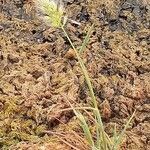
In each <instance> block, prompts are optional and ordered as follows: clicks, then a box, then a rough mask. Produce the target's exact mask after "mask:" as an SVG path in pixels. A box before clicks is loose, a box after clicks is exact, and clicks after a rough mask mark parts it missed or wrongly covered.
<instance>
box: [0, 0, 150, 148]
mask: <svg viewBox="0 0 150 150" xmlns="http://www.w3.org/2000/svg"><path fill="white" fill-rule="evenodd" d="M53 2H54V1H53ZM55 2H56V1H55ZM64 3H65V5H66V6H67V7H66V9H65V15H66V14H67V17H68V21H67V22H66V21H64V22H65V26H63V27H64V29H65V30H67V32H68V33H69V38H70V39H71V41H72V42H73V44H74V45H75V48H76V49H77V50H80V48H81V47H83V49H82V51H79V53H80V57H81V58H82V60H84V63H85V66H86V67H87V70H88V75H89V76H90V79H91V83H92V86H93V89H94V94H95V97H96V100H97V104H98V107H99V110H100V111H101V117H102V120H103V124H104V127H105V131H107V134H108V135H110V136H113V135H116V134H114V133H115V132H114V131H115V130H116V132H118V131H122V130H123V125H124V124H125V123H126V122H127V120H128V119H129V117H130V116H131V115H132V114H133V112H134V110H135V108H136V109H137V112H136V115H135V119H134V120H133V121H132V123H130V125H129V128H128V130H127V131H126V136H124V138H123V139H124V140H123V143H122V144H121V147H120V149H127V150H128V149H129V150H135V149H141V150H145V149H150V148H149V133H148V131H149V128H150V126H149V121H148V118H149V95H150V94H149V91H150V90H149V89H150V87H149V82H147V81H149V34H150V33H149V1H147V0H140V1H139V0H134V1H130V0H125V1H121V0H118V1H108V0H106V1H103V0H102V1H98V0H95V1H90V0H88V1H82V0H81V1H73V0H64ZM33 6H34V4H33V3H32V1H22V0H17V1H11V0H7V1H0V70H1V71H0V127H1V128H0V149H12V150H15V149H38V148H41V149H44V148H45V149H50V150H51V149H58V150H59V149H68V150H69V149H70V147H71V148H72V149H80V150H82V149H83V150H87V149H91V147H90V146H89V143H92V144H93V142H92V140H89V143H88V141H87V140H86V138H85V136H83V131H82V130H81V129H80V128H79V126H78V124H79V123H82V125H85V121H86V122H87V123H88V125H89V127H90V132H91V135H92V137H93V139H94V141H96V129H97V128H96V126H95V125H96V123H95V118H94V115H93V111H92V110H93V108H91V106H92V105H91V104H90V102H91V98H90V94H89V92H88V86H87V84H86V83H85V79H84V76H83V72H82V71H81V68H80V66H79V63H78V61H77V57H76V53H74V50H73V49H72V48H71V46H70V44H69V41H68V40H67V38H66V37H65V36H64V35H63V33H62V31H61V30H60V29H56V28H52V23H51V20H49V21H50V24H49V23H47V22H45V21H44V22H45V24H46V25H48V26H49V25H50V27H48V26H46V25H45V24H43V22H42V21H41V20H40V21H39V20H38V19H36V17H35V15H34V13H35V8H34V7H33ZM55 6H56V8H57V10H58V8H59V7H60V6H62V5H59V4H58V3H57V5H55ZM58 6H59V7H58ZM62 10H63V9H62ZM38 15H40V16H42V15H44V14H40V13H39V12H38ZM67 17H65V19H66V18H67ZM38 18H39V17H38ZM63 19H64V17H62V18H61V23H62V24H63ZM69 19H70V20H75V21H74V22H72V21H71V22H70V20H69ZM80 21H81V24H80V23H79V22H80ZM93 22H94V23H95V26H94V29H92V28H91V31H90V30H89V29H90V26H91V24H92V23H93ZM57 23H58V22H57ZM57 23H56V24H57ZM79 24H80V26H79ZM88 31H89V32H88ZM87 32H88V35H91V36H87V37H86V39H85V40H84V38H85V35H86V33H87ZM82 41H84V42H83V43H84V44H83V45H82ZM85 43H86V44H85ZM87 43H88V44H87ZM69 102H70V104H69ZM70 105H71V106H72V107H73V108H70ZM72 109H75V112H77V113H78V114H77V115H80V119H82V120H83V121H82V122H79V120H78V119H76V117H75V116H74V113H73V111H72ZM94 110H95V109H94ZM79 112H80V113H81V114H79ZM81 115H83V116H81ZM83 117H85V120H84V118H83ZM141 129H142V130H141ZM89 135H90V134H89ZM117 136H118V135H117ZM126 137H127V138H126ZM89 139H91V137H90V136H89ZM111 140H112V141H113V140H115V139H111ZM94 144H95V143H94ZM96 146H98V144H97V145H96Z"/></svg>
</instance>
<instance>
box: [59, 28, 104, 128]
mask: <svg viewBox="0 0 150 150" xmlns="http://www.w3.org/2000/svg"><path fill="white" fill-rule="evenodd" d="M61 28H62V30H63V32H64V34H65V36H66V37H67V39H68V41H69V43H70V44H71V46H72V48H73V50H74V51H75V53H76V56H77V59H78V61H79V64H80V67H81V69H82V72H83V74H84V77H85V80H86V83H87V85H88V88H89V92H90V96H91V98H92V103H93V106H94V108H95V109H96V110H95V111H94V114H95V116H96V118H97V120H98V124H99V126H100V130H101V131H104V129H103V123H102V119H101V115H100V113H99V112H97V111H98V105H97V101H96V98H95V94H94V91H93V88H92V83H91V81H90V77H89V75H88V71H87V69H86V67H85V65H84V63H83V60H82V58H81V57H80V55H79V52H78V51H77V49H76V48H75V47H74V45H73V43H72V41H71V39H70V38H69V36H68V34H67V32H66V30H65V29H64V27H63V26H62V27H61Z"/></svg>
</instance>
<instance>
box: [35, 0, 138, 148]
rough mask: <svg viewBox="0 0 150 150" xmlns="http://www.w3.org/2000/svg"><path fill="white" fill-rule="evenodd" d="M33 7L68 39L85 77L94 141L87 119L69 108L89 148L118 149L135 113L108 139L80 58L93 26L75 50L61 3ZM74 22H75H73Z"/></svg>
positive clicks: (45, 0) (43, 1)
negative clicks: (94, 129) (119, 130)
mask: <svg viewBox="0 0 150 150" xmlns="http://www.w3.org/2000/svg"><path fill="white" fill-rule="evenodd" d="M35 5H36V8H37V10H38V11H40V12H41V13H42V14H43V20H44V22H46V23H49V25H51V26H53V27H55V28H60V29H61V30H62V31H63V33H64V35H65V36H66V38H67V39H68V41H69V43H70V46H71V47H72V49H73V50H74V52H75V54H76V56H77V59H78V62H79V64H80V67H81V70H82V72H83V75H84V77H85V80H86V83H87V86H88V89H89V94H90V97H91V102H92V106H91V107H93V109H92V110H91V111H92V112H93V116H94V118H95V119H94V121H95V127H96V139H95V138H93V135H92V133H91V131H90V126H89V125H88V118H86V117H85V116H84V115H83V114H82V113H81V111H80V110H79V109H76V108H74V107H73V106H72V105H71V104H70V106H71V108H72V109H73V111H74V113H75V115H76V117H77V118H78V120H79V121H80V125H81V127H82V129H83V132H84V135H85V137H86V139H87V141H88V143H89V145H90V147H91V149H92V150H118V149H119V148H120V145H121V144H122V139H123V136H124V135H125V131H126V129H127V128H128V126H129V124H130V122H131V120H132V119H133V117H134V115H135V112H134V113H133V114H132V116H131V117H130V119H129V120H128V122H127V123H126V125H125V127H124V128H123V130H122V131H121V133H119V134H117V133H116V128H114V135H113V137H109V135H108V134H107V133H106V132H105V130H104V125H103V122H102V118H101V114H100V111H99V109H98V104H97V100H96V97H95V94H94V91H93V86H92V83H91V80H90V77H89V74H88V71H87V69H86V66H85V64H84V62H83V59H82V58H81V54H82V52H83V51H84V50H85V48H86V46H87V44H88V41H89V39H90V35H91V33H92V31H93V28H94V25H92V26H91V28H90V29H89V31H88V33H87V36H86V37H85V40H84V41H83V43H82V45H81V48H80V49H79V50H78V49H76V48H75V46H74V44H73V42H72V41H71V39H70V37H69V35H68V33H67V31H66V29H65V24H66V23H67V21H68V19H67V17H66V16H64V8H63V5H62V3H61V2H60V1H59V0H55V1H54V0H35ZM74 22H75V21H74Z"/></svg>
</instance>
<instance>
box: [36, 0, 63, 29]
mask: <svg viewBox="0 0 150 150" xmlns="http://www.w3.org/2000/svg"><path fill="white" fill-rule="evenodd" d="M34 3H35V7H36V8H37V10H38V11H39V12H40V13H42V19H43V20H44V22H46V23H50V24H51V25H52V26H53V27H61V26H62V25H63V23H62V18H63V15H64V8H63V4H62V2H61V1H60V0H34ZM64 23H65V22H64Z"/></svg>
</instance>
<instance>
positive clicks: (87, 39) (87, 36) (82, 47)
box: [79, 24, 94, 54]
mask: <svg viewBox="0 0 150 150" xmlns="http://www.w3.org/2000/svg"><path fill="white" fill-rule="evenodd" d="M93 28H94V24H92V26H91V27H90V29H89V30H88V33H87V35H86V37H85V39H84V41H83V43H82V46H81V48H80V50H79V54H81V53H82V52H83V51H84V50H85V48H86V45H87V44H88V42H89V39H90V36H91V34H92V31H93Z"/></svg>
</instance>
